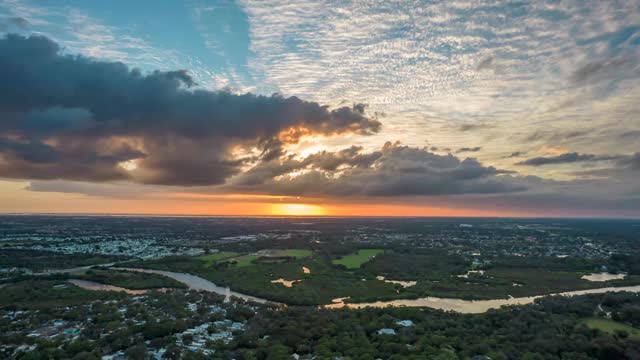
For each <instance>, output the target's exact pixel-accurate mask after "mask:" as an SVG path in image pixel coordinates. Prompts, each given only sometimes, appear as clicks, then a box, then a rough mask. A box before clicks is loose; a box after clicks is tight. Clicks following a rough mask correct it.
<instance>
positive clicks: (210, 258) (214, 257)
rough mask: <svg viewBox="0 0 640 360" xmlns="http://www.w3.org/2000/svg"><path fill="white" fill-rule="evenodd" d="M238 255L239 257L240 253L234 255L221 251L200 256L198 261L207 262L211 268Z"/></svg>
mask: <svg viewBox="0 0 640 360" xmlns="http://www.w3.org/2000/svg"><path fill="white" fill-rule="evenodd" d="M238 255H239V254H238V253H234V252H230V251H221V252H217V253H214V254H209V255H202V256H198V257H197V258H196V259H198V260H202V261H204V262H206V263H207V266H211V265H213V264H215V263H217V262H218V261H220V260H225V259H228V258H232V257H234V256H238Z"/></svg>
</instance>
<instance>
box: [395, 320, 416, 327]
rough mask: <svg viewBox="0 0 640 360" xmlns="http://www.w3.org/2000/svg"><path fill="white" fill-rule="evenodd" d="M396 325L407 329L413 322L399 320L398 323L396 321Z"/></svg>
mask: <svg viewBox="0 0 640 360" xmlns="http://www.w3.org/2000/svg"><path fill="white" fill-rule="evenodd" d="M396 325H400V326H404V327H409V326H413V321H411V320H400V321H396Z"/></svg>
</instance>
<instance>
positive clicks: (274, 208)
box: [269, 204, 331, 216]
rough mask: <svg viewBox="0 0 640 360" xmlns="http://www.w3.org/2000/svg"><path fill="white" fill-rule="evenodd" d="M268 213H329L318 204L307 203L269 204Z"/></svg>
mask: <svg viewBox="0 0 640 360" xmlns="http://www.w3.org/2000/svg"><path fill="white" fill-rule="evenodd" d="M269 209H270V212H271V214H269V215H279V216H326V215H331V214H330V213H327V210H326V209H325V208H324V207H322V206H320V205H309V204H271V206H270V208H269Z"/></svg>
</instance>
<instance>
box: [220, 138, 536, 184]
mask: <svg viewBox="0 0 640 360" xmlns="http://www.w3.org/2000/svg"><path fill="white" fill-rule="evenodd" d="M291 172H299V175H297V176H291V175H288V174H290V173H291ZM507 174H512V172H510V171H505V170H500V169H496V168H494V167H491V166H488V167H487V166H483V165H481V164H480V163H479V162H478V161H477V160H475V159H470V158H467V159H464V160H461V159H459V158H457V157H456V156H453V155H451V154H448V155H437V154H434V153H432V152H429V151H428V150H427V149H426V148H425V149H420V148H413V147H408V146H401V145H399V144H397V143H396V144H392V143H386V144H385V145H384V146H383V147H382V149H381V150H379V151H374V152H370V153H363V152H362V149H361V148H358V147H351V148H348V149H344V150H341V151H338V152H335V153H329V152H320V153H317V154H312V155H309V156H308V157H306V158H303V159H300V160H294V159H292V158H286V159H284V160H283V161H281V162H275V161H274V162H271V163H264V164H259V165H258V166H256V167H254V168H253V169H251V170H249V171H247V172H246V173H244V174H242V175H240V176H239V177H238V178H236V179H235V181H234V182H233V183H232V184H231V186H232V187H233V188H234V189H235V190H241V191H249V192H266V193H271V194H288V195H306V196H314V195H316V196H317V195H332V196H403V195H451V194H489V193H505V192H514V191H523V190H525V189H526V186H525V185H523V184H522V183H521V182H520V181H519V179H518V178H515V177H512V176H505V175H507Z"/></svg>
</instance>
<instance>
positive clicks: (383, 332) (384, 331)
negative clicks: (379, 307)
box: [378, 328, 396, 335]
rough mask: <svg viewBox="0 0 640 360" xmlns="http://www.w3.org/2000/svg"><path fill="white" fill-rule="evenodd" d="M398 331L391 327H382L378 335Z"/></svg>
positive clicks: (391, 333) (392, 333)
mask: <svg viewBox="0 0 640 360" xmlns="http://www.w3.org/2000/svg"><path fill="white" fill-rule="evenodd" d="M395 334H396V331H395V330H393V329H390V328H382V329H380V330H378V335H395Z"/></svg>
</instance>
